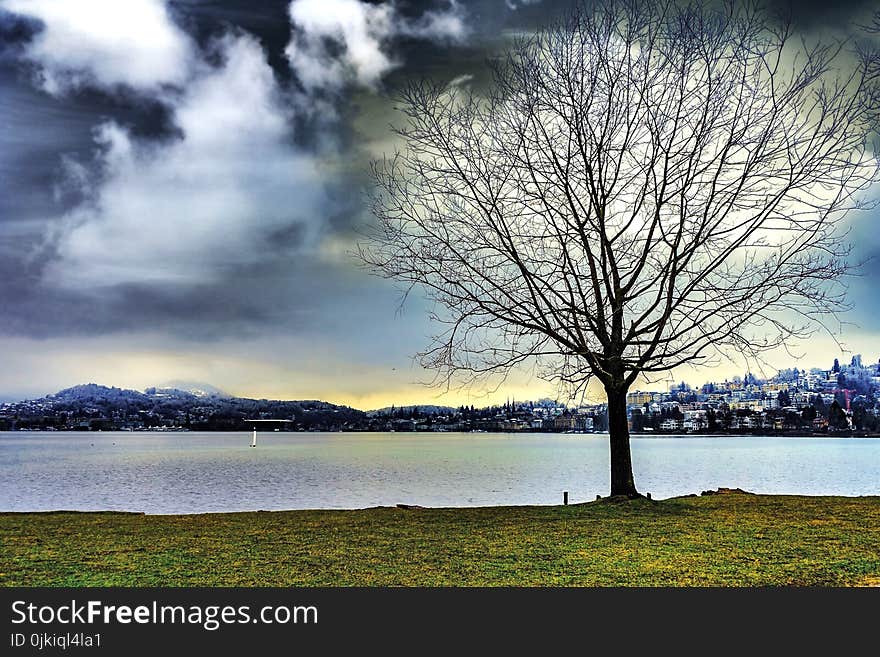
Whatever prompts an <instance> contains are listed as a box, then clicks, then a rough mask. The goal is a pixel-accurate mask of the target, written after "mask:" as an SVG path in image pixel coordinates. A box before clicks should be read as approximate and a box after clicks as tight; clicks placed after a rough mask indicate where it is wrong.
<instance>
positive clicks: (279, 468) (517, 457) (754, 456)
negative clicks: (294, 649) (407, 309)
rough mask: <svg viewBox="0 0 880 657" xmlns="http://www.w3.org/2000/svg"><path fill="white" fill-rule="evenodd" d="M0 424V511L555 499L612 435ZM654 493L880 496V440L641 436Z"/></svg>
mask: <svg viewBox="0 0 880 657" xmlns="http://www.w3.org/2000/svg"><path fill="white" fill-rule="evenodd" d="M249 442H250V434H247V433H165V434H162V433H29V432H17V433H0V510H2V511H31V510H52V509H75V510H99V509H115V510H127V511H145V512H147V513H200V512H207V511H241V510H256V509H266V510H271V509H306V508H361V507H370V506H378V505H392V504H397V503H400V502H402V503H407V504H420V505H424V506H478V505H496V504H558V503H560V502H561V501H562V491H563V490H567V491H569V495H570V498H571V500H572V501H573V502H577V501H584V500H591V499H594V498H595V497H596V494H597V493H599V494H602V495H606V494H607V493H608V487H609V483H608V443H607V436H604V435H560V434H456V433H447V434H443V433H415V434H401V433H396V434H378V433H373V434H371V433H264V434H261V435H260V439H259V443H260V444H259V446H258V447H257V448H256V449H251V448H250V447H248V444H249ZM632 443H633V461H634V469H635V476H636V483H637V485H638V487H639V489H640V490H641V491H643V492H645V491H649V492H651V493H652V495H653V496H654V497H655V498H662V497H671V496H674V495H682V494H686V493H694V492H696V493H699V492H700V491H702V490H705V489H708V488H718V487H719V486H729V487H740V488H744V489H746V490H750V491H754V492H758V493H797V494H805V495H878V494H880V439H871V438H757V437H729V436H715V437H685V436H664V437H645V438H642V437H637V438H633V441H632Z"/></svg>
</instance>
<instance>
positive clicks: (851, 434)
mask: <svg viewBox="0 0 880 657" xmlns="http://www.w3.org/2000/svg"><path fill="white" fill-rule="evenodd" d="M252 431H253V429H252V428H249V427H245V428H241V429H186V428H183V427H181V428H169V429H89V430H83V429H16V430H14V431H10V430H0V434H19V433H23V434H29V433H40V434H43V433H45V434H58V433H75V434H84V435H85V434H107V433H114V434H168V433H194V434H196V433H251V432H252ZM258 432H259V434H260V435H268V434H276V433H277V434H300V433H327V434H332V433H363V434H377V433H381V434H388V435H403V436H405V435H408V434H432V435H434V434H437V435H443V434H456V435H462V434H467V435H469V434H473V435H477V436H479V435H483V434H491V435H510V436H516V435H526V436H527V435H532V436H536V435H548V436H607V435H608V432H607V431H546V430H532V431H380V430H370V429H328V430H318V429H310V430H296V431H289V430H284V429H282V430H279V431H275V430H274V429H263V430H258ZM715 436H724V437H743V438H747V437H754V438H880V432H866V431H822V432H806V431H774V432H760V431H758V432H755V431H746V430H743V431H714V432H711V433H710V432H706V431H701V432H686V431H630V437H632V438H646V437H647V438H655V437H669V438H675V437H679V438H682V437H688V438H701V437H703V438H711V437H715Z"/></svg>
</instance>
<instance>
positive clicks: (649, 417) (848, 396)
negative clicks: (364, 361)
mask: <svg viewBox="0 0 880 657" xmlns="http://www.w3.org/2000/svg"><path fill="white" fill-rule="evenodd" d="M627 412H628V417H629V426H630V431H631V432H632V433H635V434H659V433H675V434H680V433H700V434H704V433H751V434H780V433H791V434H799V435H804V434H808V435H809V434H829V433H833V434H840V433H846V434H853V435H876V434H878V433H880V362H877V363H871V364H865V363H863V361H862V357H861V356H860V355H856V356H853V357H852V359H851V360H850V362H849V363H848V364H841V363H840V362H839V361H838V360H836V359H835V361H834V363H833V365H832V366H831V367H830V368H829V369H821V368H813V369H810V370H804V369H798V368H797V367H795V368H792V369H783V370H781V371H779V372H778V373H777V374H776V375H775V376H772V377H770V378H766V379H765V378H760V377H758V376H756V375H754V374H751V373H746V374H745V376H743V377H738V376H737V377H733V379H731V380H724V381H721V382H709V383H705V384H703V385H702V386H701V387H699V388H694V387H692V386H690V385H688V384H686V383H679V384H677V385H672V386H669V387H668V389H667V390H665V391H655V390H631V391H630V393H629V394H628V396H627ZM254 420H259V421H260V423H259V426H260V428H261V429H264V430H277V431H472V432H490V431H491V432H498V431H500V432H556V433H594V432H603V431H606V430H607V428H608V422H607V409H606V406H605V404H601V403H600V404H578V405H571V404H566V403H563V402H559V401H557V400H551V399H542V400H539V401H516V400H510V401H508V402H506V403H505V404H503V405H500V406H499V405H496V406H489V407H485V408H475V407H474V406H459V407H458V408H453V407H448V406H400V407H397V406H392V407H390V408H384V409H380V410H374V411H361V410H357V409H354V408H350V407H348V406H339V405H335V404H331V403H328V402H322V401H316V400H311V401H277V400H266V399H260V400H256V399H246V398H241V397H233V396H230V395H226V394H223V393H221V392H219V391H217V390H216V389H213V390H211V391H205V390H181V389H176V388H148V389H146V390H145V391H143V392H139V391H135V390H125V389H121V388H111V387H106V386H100V385H96V384H87V385H81V386H74V387H73V388H68V389H66V390H62V391H60V392H58V393H56V394H54V395H48V396H46V397H42V398H40V399H35V400H28V401H21V402H10V403H4V404H2V405H0V431H98V430H102V431H248V430H251V429H252V428H254V427H255V426H257V423H255V422H254Z"/></svg>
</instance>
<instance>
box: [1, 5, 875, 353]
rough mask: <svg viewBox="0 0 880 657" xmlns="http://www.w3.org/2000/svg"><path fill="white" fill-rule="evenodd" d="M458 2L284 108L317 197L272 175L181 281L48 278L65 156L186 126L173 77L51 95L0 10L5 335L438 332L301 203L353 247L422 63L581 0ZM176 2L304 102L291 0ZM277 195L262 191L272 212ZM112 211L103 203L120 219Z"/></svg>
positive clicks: (496, 43)
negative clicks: (102, 129)
mask: <svg viewBox="0 0 880 657" xmlns="http://www.w3.org/2000/svg"><path fill="white" fill-rule="evenodd" d="M768 1H769V0H768ZM444 4H445V3H443V2H439V1H438V2H431V1H425V2H416V1H409V2H404V1H401V2H399V3H398V7H399V11H400V12H401V13H402V14H403V15H405V16H407V17H411V18H413V17H415V18H417V17H418V16H421V15H423V14H424V13H425V12H426V11H428V10H432V9H437V8H439V7H441V6H443V5H444ZM460 4H461V5H462V6H463V7H464V9H465V11H466V14H465V15H466V20H467V27H468V28H469V29H470V36H469V38H468V39H467V40H466V41H464V42H463V43H458V44H456V45H454V46H450V45H449V44H447V43H441V42H432V41H425V40H420V39H415V38H407V37H405V36H403V37H401V38H399V39H396V40H395V42H394V44H393V46H392V49H393V55H394V58H395V60H396V61H397V62H400V63H401V65H400V66H399V67H398V68H396V69H394V70H392V71H391V72H390V73H389V74H388V75H387V76H385V77H384V79H383V80H382V84H381V85H380V86H379V88H378V90H376V92H374V91H368V92H367V91H363V90H351V89H345V90H342V91H340V92H338V95H337V96H335V97H334V103H335V104H334V105H333V107H332V109H333V110H334V112H335V115H334V116H333V117H332V118H330V117H327V116H326V115H322V114H320V113H319V114H317V115H316V114H314V113H299V114H297V113H295V112H291V114H290V115H289V116H285V120H287V121H288V122H289V124H290V136H289V140H290V143H289V144H288V146H290V149H291V151H292V152H293V151H295V152H296V153H298V154H301V155H303V156H304V157H306V156H307V157H309V158H314V159H315V160H316V161H319V162H320V166H321V169H320V170H321V173H322V177H321V181H320V187H321V189H320V190H317V191H319V192H320V198H321V202H320V206H319V207H315V206H314V205H311V204H310V203H311V201H309V199H308V198H306V197H307V196H308V195H309V192H313V191H316V190H313V189H311V188H309V187H308V186H305V187H299V188H297V187H295V185H294V184H293V183H294V182H295V181H291V190H290V192H289V193H286V194H280V193H277V189H275V187H273V190H274V193H276V194H277V195H276V196H275V197H273V199H275V200H273V203H272V205H274V206H275V207H277V208H278V210H277V212H278V214H280V215H281V217H280V219H279V218H278V217H275V218H274V219H272V217H269V219H272V221H273V222H274V223H270V224H269V229H267V230H266V231H264V232H261V233H259V234H257V235H256V236H255V237H254V241H253V244H254V245H255V246H253V248H252V252H251V253H252V256H253V257H250V258H249V259H245V260H242V261H238V260H234V259H233V260H231V261H229V262H226V263H224V262H223V260H222V258H218V259H216V261H212V262H211V270H210V276H208V277H206V279H205V280H191V281H186V282H184V283H180V284H175V283H174V282H172V281H171V280H166V281H162V282H152V283H144V282H138V281H132V280H125V281H114V280H106V281H103V283H104V284H103V285H100V286H92V287H77V286H65V285H63V284H57V283H58V281H55V283H56V284H52V283H50V282H47V280H46V278H45V271H46V268H47V266H49V265H50V264H52V261H53V260H57V257H54V258H53V256H52V253H53V252H52V250H51V249H49V250H47V247H46V245H47V235H48V233H49V226H50V225H52V222H53V221H54V222H57V220H58V218H59V217H63V216H65V215H66V213H69V212H70V211H71V210H72V209H74V208H76V207H78V206H79V204H80V202H81V201H82V199H83V194H84V191H83V187H82V186H80V185H77V184H76V181H75V180H73V181H72V182H71V176H74V178H75V174H76V171H71V170H69V167H68V165H66V164H65V163H69V162H76V163H79V164H80V165H82V166H83V167H84V168H85V169H86V172H87V173H88V174H89V175H91V176H92V178H91V179H90V180H91V183H92V184H96V179H95V178H94V175H95V174H94V169H95V165H96V163H98V164H100V162H101V154H100V152H98V154H97V157H96V151H99V150H100V149H98V146H97V145H96V142H95V132H94V131H95V129H96V127H98V126H99V125H102V124H106V123H108V122H112V123H113V124H115V125H118V126H121V128H122V129H123V130H124V134H126V135H127V136H128V138H129V141H130V142H132V143H135V144H137V145H138V146H139V147H141V148H142V149H143V150H145V151H147V150H149V149H151V148H152V149H155V150H156V151H157V152H160V153H161V152H163V151H162V149H163V147H166V146H173V145H174V144H177V143H178V142H179V141H180V140H181V138H182V137H181V134H180V126H179V124H178V123H179V121H178V120H177V119H176V115H175V111H176V109H177V106H176V105H175V104H174V103H176V102H178V101H179V98H180V97H179V96H175V95H174V94H175V92H174V91H173V90H172V91H169V92H168V94H167V95H155V94H154V95H150V94H143V93H136V92H134V91H131V90H128V91H126V90H124V89H119V88H96V87H83V88H76V89H71V90H68V91H67V93H65V94H64V95H61V96H58V95H55V96H53V95H50V94H49V93H46V92H45V91H42V90H40V89H38V88H37V87H35V86H34V84H33V77H32V76H33V73H34V71H33V64H32V63H28V62H24V61H22V60H21V58H20V54H21V52H22V48H24V46H25V45H26V44H27V43H28V42H29V41H30V40H31V39H32V38H33V37H34V36H35V35H36V34H38V33H39V30H40V29H41V26H40V24H39V22H37V21H32V20H26V19H22V18H20V17H15V16H12V15H11V14H9V13H8V12H3V11H2V10H0V336H2V335H5V336H29V337H38V338H58V337H64V336H71V337H80V336H102V335H108V336H111V335H116V336H118V335H124V334H126V333H136V332H141V331H151V332H157V333H162V334H164V335H166V336H167V337H168V340H169V341H211V340H222V339H225V338H229V337H234V336H251V337H253V336H259V335H277V334H285V333H287V334H297V335H309V334H316V335H318V334H320V335H321V336H323V337H325V338H328V337H329V338H335V339H337V340H338V342H339V344H340V345H343V344H347V345H349V348H352V349H360V350H361V351H363V352H364V353H369V358H374V359H376V360H381V358H382V353H383V350H386V351H395V352H397V351H399V350H401V349H405V350H406V351H407V352H408V353H412V352H414V351H415V350H416V349H417V348H418V347H419V346H421V345H420V343H419V342H420V341H419V338H421V337H423V334H424V333H425V332H426V329H425V326H424V321H423V313H422V312H421V310H422V308H421V306H420V302H419V300H418V299H413V300H412V301H411V302H410V305H409V311H408V315H407V319H406V320H405V321H403V322H401V321H400V320H399V319H398V318H397V316H396V315H395V309H396V304H397V300H398V299H399V294H398V293H397V292H395V291H394V290H393V289H392V288H390V287H389V286H388V285H386V284H385V283H384V282H381V281H377V280H375V279H372V278H369V277H366V276H365V275H364V274H363V272H361V271H360V270H358V269H357V268H356V267H355V266H354V265H353V263H352V262H351V260H350V259H347V258H346V257H345V256H344V255H338V254H336V255H333V256H332V257H328V256H327V254H326V253H325V254H322V253H321V252H319V250H316V251H315V252H309V251H308V250H307V251H300V250H298V249H299V248H300V246H301V245H302V244H304V243H305V242H306V241H307V239H308V238H307V235H305V234H304V230H305V229H304V228H303V223H302V222H301V221H299V220H298V217H299V214H301V213H303V212H305V213H320V215H321V216H320V221H321V225H322V230H323V231H325V232H324V234H323V235H322V236H323V237H325V238H329V239H330V241H333V240H334V239H335V240H338V242H339V243H340V245H341V246H340V247H339V250H344V249H345V248H346V245H347V244H350V239H351V237H352V234H353V231H354V228H355V227H356V226H357V225H358V224H359V223H360V222H363V221H365V220H367V216H366V214H365V208H364V202H363V201H364V191H365V189H366V188H367V186H368V185H369V176H368V167H367V164H368V161H369V159H370V157H372V156H373V155H375V152H376V151H375V148H378V147H379V146H381V145H382V144H383V143H385V142H386V141H387V140H388V138H389V135H388V129H387V128H388V124H389V122H390V121H391V120H392V119H393V118H394V116H393V112H392V111H391V105H390V100H389V99H388V96H389V95H390V94H393V91H394V90H395V89H396V88H397V87H399V86H400V85H401V84H404V83H405V82H406V81H407V80H409V79H412V78H413V77H421V76H429V77H434V78H437V79H441V80H452V79H453V78H456V77H459V76H463V75H469V76H474V79H473V84H475V85H480V86H481V85H485V84H486V83H487V80H488V73H487V67H486V65H485V63H486V59H487V58H488V57H491V56H492V55H493V54H496V53H497V52H498V51H499V50H500V49H501V48H503V47H504V43H505V41H504V40H505V38H506V35H509V33H511V32H515V31H519V30H528V29H532V28H535V27H537V26H539V25H541V24H543V23H544V22H546V21H547V20H549V19H550V18H552V17H554V16H557V15H560V14H561V13H562V12H564V11H565V10H566V9H567V8H569V7H570V6H571V5H572V4H573V3H571V2H568V1H553V0H543V2H529V3H525V2H521V1H517V2H514V1H513V0H511V1H510V2H505V0H474V1H466V0H461V2H460ZM789 4H791V3H785V2H783V0H778V1H777V0H772V1H771V2H770V4H769V5H768V6H769V7H771V8H772V9H774V10H776V9H779V8H783V7H786V6H789ZM170 6H171V9H172V14H173V16H174V18H175V21H176V22H177V24H178V25H180V26H182V27H183V28H184V29H185V30H186V32H187V33H188V34H190V35H192V36H194V38H195V41H196V43H197V44H198V48H199V49H200V51H201V52H202V53H203V54H204V53H205V51H206V50H207V49H209V48H210V47H211V45H210V44H212V43H215V42H216V39H217V38H218V37H220V36H222V35H228V34H242V33H245V32H246V33H249V34H253V35H255V37H256V38H257V39H258V40H259V43H260V45H261V46H262V49H263V51H264V53H265V56H266V57H267V60H268V63H269V65H270V67H271V71H272V75H273V76H274V80H275V81H276V82H277V87H278V89H280V90H281V93H283V94H289V97H285V98H286V100H288V101H289V102H290V103H291V104H293V103H296V102H301V99H299V98H298V97H297V96H296V92H297V88H296V85H295V80H294V79H293V78H292V73H291V68H290V66H289V65H288V62H287V60H286V58H285V56H284V49H285V47H286V45H287V43H288V41H289V39H290V26H289V21H288V17H287V8H288V1H287V0H269V1H265V2H252V1H247V0H228V1H219V0H218V1H207V0H205V1H199V0H176V1H174V2H172V3H170ZM791 6H792V7H793V12H794V13H793V16H794V19H795V22H796V24H797V25H798V26H799V27H800V29H804V30H812V31H814V30H816V29H819V28H822V27H823V26H824V27H828V28H829V29H835V30H836V29H838V28H839V27H840V26H843V25H846V24H848V23H851V22H852V21H853V20H856V19H858V18H860V17H861V16H862V15H863V14H864V13H865V12H866V11H868V10H870V9H871V8H872V3H871V2H868V1H852V2H836V3H834V4H831V5H828V4H826V3H822V2H807V3H794V4H791ZM512 7H515V9H513V8H512ZM206 59H208V60H209V61H210V57H206ZM214 63H215V64H217V65H219V62H214ZM374 147H375V148H374ZM273 152H274V151H273ZM276 155H277V153H276ZM205 161H207V159H206V160H205ZM160 162H161V160H160ZM250 162H252V163H253V166H252V168H253V169H255V171H252V172H250V173H252V174H253V175H258V174H259V173H261V170H260V168H261V167H263V166H265V167H267V168H268V167H269V166H270V162H269V161H266V160H261V159H260V157H259V154H256V155H255V156H254V158H253V160H251V161H250ZM150 172H151V173H152V174H155V173H156V172H155V171H154V170H152V169H150ZM65 181H67V184H65ZM97 182H98V183H99V182H100V180H97ZM216 184H217V185H218V186H222V185H224V184H225V183H224V182H222V181H221V182H218V183H216ZM317 185H318V183H316V186H317ZM208 187H209V186H208ZM206 190H207V187H206ZM268 205H270V204H267V205H266V206H260V210H261V212H262V211H263V210H264V209H265V208H266V207H268ZM264 218H265V217H264ZM115 219H116V217H107V220H108V223H109V222H112V221H114V220H115ZM158 219H161V217H158V218H156V217H149V216H148V217H145V219H144V238H145V239H147V238H149V237H150V230H151V228H150V225H151V222H153V221H155V220H158ZM254 221H255V222H257V221H258V219H254ZM866 230H867V229H866ZM868 232H870V231H868ZM230 239H232V238H230ZM49 242H51V240H49ZM858 244H859V253H858V254H857V256H859V255H870V254H877V255H880V244H878V243H877V241H876V238H871V237H870V236H868V234H867V233H865V234H864V235H862V239H860V240H859V242H858ZM41 255H42V258H41V257H40V256H41ZM866 273H867V276H866V278H865V279H863V280H865V281H871V284H863V283H860V282H856V283H855V284H854V285H853V294H854V298H855V299H856V300H857V303H858V305H859V307H860V309H861V310H857V313H856V314H857V315H858V316H859V317H860V318H861V320H860V323H862V324H863V325H864V324H867V325H868V326H869V327H870V328H872V329H880V326H878V324H877V322H878V321H880V320H878V319H877V315H876V313H873V312H872V311H869V310H867V308H868V307H869V306H870V305H871V303H874V304H876V300H877V293H876V283H873V281H876V280H880V258H878V259H875V260H873V261H871V263H869V264H868V266H867V268H866ZM63 282H64V281H61V283H63ZM862 320H863V321H862ZM401 334H405V336H406V338H405V339H402V338H401ZM365 357H366V356H365Z"/></svg>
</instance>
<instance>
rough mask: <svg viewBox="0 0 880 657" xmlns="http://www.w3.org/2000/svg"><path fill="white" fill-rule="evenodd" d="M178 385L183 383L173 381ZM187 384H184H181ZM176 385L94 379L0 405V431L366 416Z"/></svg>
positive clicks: (294, 423)
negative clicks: (133, 385)
mask: <svg viewBox="0 0 880 657" xmlns="http://www.w3.org/2000/svg"><path fill="white" fill-rule="evenodd" d="M177 383H178V384H180V383H181V382H177ZM184 385H186V384H184ZM186 387H189V388H190V389H188V390H187V389H181V388H179V387H177V385H174V386H167V387H158V388H147V389H146V390H145V391H143V392H140V391H138V390H128V389H125V388H116V387H109V386H102V385H98V384H96V383H86V384H83V385H77V386H73V387H71V388H65V389H64V390H60V391H58V392H56V393H55V394H54V395H47V396H46V397H42V398H39V399H32V400H25V401H21V402H12V403H6V404H2V405H0V429H2V428H4V427H5V428H12V426H13V425H14V426H15V427H18V428H21V427H33V428H58V429H95V428H100V429H141V428H151V427H152V428H159V427H166V428H171V427H177V428H188V429H193V430H236V431H237V430H242V429H247V428H248V427H249V426H250V425H249V424H248V422H247V421H248V420H250V419H279V420H289V421H290V422H289V423H285V424H284V425H282V426H284V427H285V428H301V429H304V430H327V429H340V428H346V427H347V426H351V425H353V424H355V423H357V422H360V421H362V420H363V419H364V418H365V417H366V414H365V413H364V412H363V411H359V410H356V409H353V408H349V407H348V406H339V405H336V404H331V403H329V402H324V401H319V400H300V401H281V400H268V399H248V398H245V397H232V396H230V395H227V394H226V393H223V392H222V391H221V390H219V389H217V388H214V387H213V386H206V385H203V384H198V385H196V386H195V387H190V386H186Z"/></svg>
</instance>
